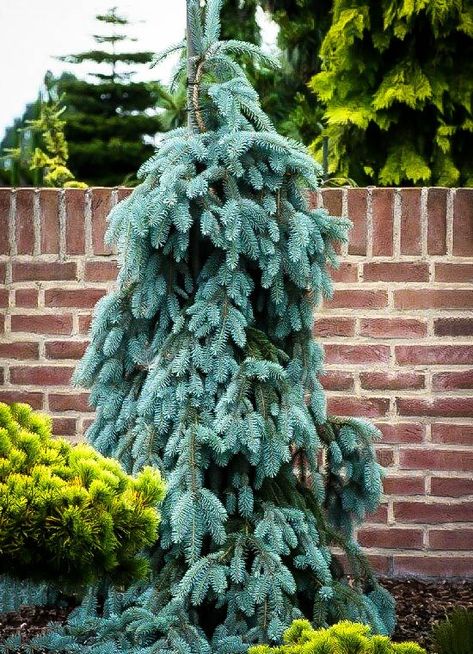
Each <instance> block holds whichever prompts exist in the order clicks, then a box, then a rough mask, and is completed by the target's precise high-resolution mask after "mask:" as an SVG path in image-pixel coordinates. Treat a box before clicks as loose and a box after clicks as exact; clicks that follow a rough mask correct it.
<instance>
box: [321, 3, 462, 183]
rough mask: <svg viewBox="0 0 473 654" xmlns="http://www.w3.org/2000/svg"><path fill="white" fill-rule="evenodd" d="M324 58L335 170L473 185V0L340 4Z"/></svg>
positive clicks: (375, 178) (365, 177) (371, 178)
mask: <svg viewBox="0 0 473 654" xmlns="http://www.w3.org/2000/svg"><path fill="white" fill-rule="evenodd" d="M320 54H321V58H322V62H323V70H322V72H320V73H318V74H317V75H315V76H314V77H313V78H312V80H311V82H310V86H311V88H312V90H313V91H314V92H315V93H316V95H317V96H318V98H319V99H320V100H321V101H322V102H323V104H324V105H325V109H326V111H325V121H326V129H325V131H324V135H326V136H327V137H328V138H329V144H330V167H329V170H330V172H331V173H332V174H334V175H341V176H349V177H352V178H353V179H355V180H356V182H358V183H359V184H367V183H368V184H380V185H401V184H402V185H416V184H437V185H442V186H453V185H472V184H473V163H472V157H471V151H472V148H473V115H472V104H471V103H472V91H473V83H472V80H473V2H472V0H451V1H449V2H445V0H429V1H426V0H415V1H410V2H407V1H401V0H382V1H380V0H335V2H334V9H333V16H332V24H331V27H330V30H329V31H328V33H327V35H326V36H325V39H324V42H323V44H322V48H321V51H320ZM312 149H313V151H314V153H315V154H316V156H317V157H318V158H320V156H321V149H322V138H321V137H318V138H316V139H315V141H314V143H313V145H312Z"/></svg>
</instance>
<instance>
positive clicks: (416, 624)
mask: <svg viewBox="0 0 473 654" xmlns="http://www.w3.org/2000/svg"><path fill="white" fill-rule="evenodd" d="M382 584H383V586H384V587H385V588H387V589H388V590H389V591H390V592H391V593H392V594H393V596H394V598H395V599H396V613H397V626H396V630H395V632H394V634H393V638H394V640H396V641H400V640H414V641H416V642H417V643H419V645H422V646H423V647H425V648H426V649H427V651H428V652H431V651H432V649H431V641H430V635H431V632H432V627H433V626H434V624H435V623H436V622H438V621H439V620H443V619H444V618H445V616H446V615H447V614H448V613H450V612H451V611H452V610H453V609H454V608H455V607H459V606H462V607H465V608H467V609H470V610H473V579H469V580H448V579H445V580H435V581H421V580H419V579H403V580H397V579H383V580H382Z"/></svg>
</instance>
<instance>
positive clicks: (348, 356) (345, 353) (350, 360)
mask: <svg viewBox="0 0 473 654" xmlns="http://www.w3.org/2000/svg"><path fill="white" fill-rule="evenodd" d="M324 351H325V361H326V363H343V364H366V363H385V362H387V361H389V346H388V345H371V344H370V345H343V344H339V343H336V344H335V343H330V344H327V345H325V346H324Z"/></svg>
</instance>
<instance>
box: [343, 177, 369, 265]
mask: <svg viewBox="0 0 473 654" xmlns="http://www.w3.org/2000/svg"><path fill="white" fill-rule="evenodd" d="M367 198H368V192H367V190H366V189H365V188H352V189H350V192H349V193H348V216H349V218H350V220H351V221H352V223H353V227H352V229H351V230H350V240H349V243H348V252H349V254H357V255H366V213H367Z"/></svg>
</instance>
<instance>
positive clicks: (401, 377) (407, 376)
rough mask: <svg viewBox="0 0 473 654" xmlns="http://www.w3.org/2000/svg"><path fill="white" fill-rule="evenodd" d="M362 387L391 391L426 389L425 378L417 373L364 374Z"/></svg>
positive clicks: (361, 375)
mask: <svg viewBox="0 0 473 654" xmlns="http://www.w3.org/2000/svg"><path fill="white" fill-rule="evenodd" d="M360 380H361V387H362V388H366V389H381V390H383V389H385V390H390V391H397V390H402V389H405V388H416V389H417V388H425V376H424V375H422V374H420V373H417V372H394V371H392V372H362V373H361V374H360Z"/></svg>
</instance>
